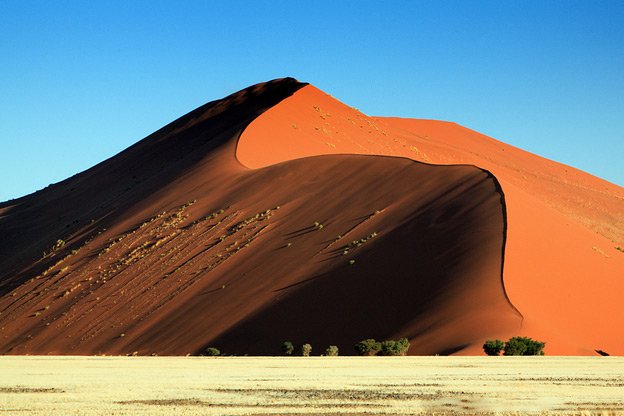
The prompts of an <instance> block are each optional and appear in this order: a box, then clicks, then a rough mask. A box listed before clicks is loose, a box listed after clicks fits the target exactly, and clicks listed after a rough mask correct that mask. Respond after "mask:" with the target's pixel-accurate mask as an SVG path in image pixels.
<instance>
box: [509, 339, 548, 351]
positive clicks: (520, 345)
mask: <svg viewBox="0 0 624 416" xmlns="http://www.w3.org/2000/svg"><path fill="white" fill-rule="evenodd" d="M544 346H546V343H544V342H539V341H535V340H533V339H531V338H528V337H513V338H510V339H509V341H507V342H506V343H505V351H504V352H503V354H504V355H544Z"/></svg>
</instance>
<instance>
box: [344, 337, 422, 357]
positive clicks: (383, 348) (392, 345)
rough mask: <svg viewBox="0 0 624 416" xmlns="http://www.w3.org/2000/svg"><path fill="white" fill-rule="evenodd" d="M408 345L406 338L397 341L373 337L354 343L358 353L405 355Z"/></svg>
mask: <svg viewBox="0 0 624 416" xmlns="http://www.w3.org/2000/svg"><path fill="white" fill-rule="evenodd" d="M409 347H410V343H409V341H408V340H407V338H401V339H399V340H398V341H395V340H392V339H388V340H385V341H381V342H379V341H375V340H374V339H373V338H369V339H365V340H363V341H360V342H358V343H357V344H355V351H356V352H357V353H358V355H405V354H407V350H408V349H409Z"/></svg>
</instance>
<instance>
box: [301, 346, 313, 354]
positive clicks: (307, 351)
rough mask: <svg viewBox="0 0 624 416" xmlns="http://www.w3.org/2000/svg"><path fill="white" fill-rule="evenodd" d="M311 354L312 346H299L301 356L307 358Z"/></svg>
mask: <svg viewBox="0 0 624 416" xmlns="http://www.w3.org/2000/svg"><path fill="white" fill-rule="evenodd" d="M311 353H312V345H310V344H303V345H302V346H301V355H302V356H304V357H309V356H310V354H311Z"/></svg>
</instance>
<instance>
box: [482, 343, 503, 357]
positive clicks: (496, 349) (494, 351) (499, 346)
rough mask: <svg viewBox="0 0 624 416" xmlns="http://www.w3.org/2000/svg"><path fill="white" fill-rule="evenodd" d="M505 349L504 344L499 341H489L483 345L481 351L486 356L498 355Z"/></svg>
mask: <svg viewBox="0 0 624 416" xmlns="http://www.w3.org/2000/svg"><path fill="white" fill-rule="evenodd" d="M503 348H505V342H504V341H501V340H500V339H489V340H487V341H485V343H484V344H483V351H484V352H485V353H486V354H487V355H492V356H493V355H500V353H501V351H503Z"/></svg>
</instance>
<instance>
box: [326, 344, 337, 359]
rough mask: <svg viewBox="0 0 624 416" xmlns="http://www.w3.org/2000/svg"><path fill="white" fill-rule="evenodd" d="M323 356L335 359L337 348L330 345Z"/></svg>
mask: <svg viewBox="0 0 624 416" xmlns="http://www.w3.org/2000/svg"><path fill="white" fill-rule="evenodd" d="M325 355H326V356H328V357H337V356H338V347H337V346H335V345H330V346H329V347H327V349H326V350H325Z"/></svg>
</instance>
